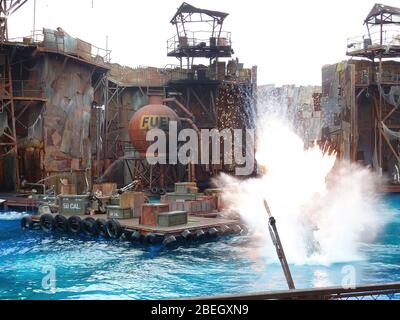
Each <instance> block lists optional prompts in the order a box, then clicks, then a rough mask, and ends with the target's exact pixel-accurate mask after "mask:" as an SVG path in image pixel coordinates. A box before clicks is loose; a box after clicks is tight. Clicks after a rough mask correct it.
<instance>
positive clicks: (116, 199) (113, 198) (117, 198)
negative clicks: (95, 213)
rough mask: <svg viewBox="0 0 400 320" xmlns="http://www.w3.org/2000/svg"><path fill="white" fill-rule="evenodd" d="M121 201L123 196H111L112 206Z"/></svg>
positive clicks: (117, 204)
mask: <svg viewBox="0 0 400 320" xmlns="http://www.w3.org/2000/svg"><path fill="white" fill-rule="evenodd" d="M120 203H121V197H120V196H112V197H111V198H110V205H111V206H119V204H120Z"/></svg>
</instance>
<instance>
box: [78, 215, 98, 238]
mask: <svg viewBox="0 0 400 320" xmlns="http://www.w3.org/2000/svg"><path fill="white" fill-rule="evenodd" d="M82 231H83V233H84V234H86V235H87V236H89V237H95V236H97V227H96V220H95V219H93V218H91V217H88V218H86V219H85V220H83V222H82Z"/></svg>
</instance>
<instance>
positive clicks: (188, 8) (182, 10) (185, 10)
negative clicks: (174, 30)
mask: <svg viewBox="0 0 400 320" xmlns="http://www.w3.org/2000/svg"><path fill="white" fill-rule="evenodd" d="M193 13H200V14H206V15H208V16H210V17H212V18H213V19H216V20H219V21H223V20H224V19H225V18H226V17H227V16H228V15H229V13H225V12H220V11H213V10H207V9H200V8H196V7H194V6H192V5H190V4H188V3H186V2H184V3H182V5H181V6H180V7H179V9H178V11H177V12H176V13H175V15H174V17H173V18H172V19H171V23H176V20H177V17H178V16H180V15H182V14H193Z"/></svg>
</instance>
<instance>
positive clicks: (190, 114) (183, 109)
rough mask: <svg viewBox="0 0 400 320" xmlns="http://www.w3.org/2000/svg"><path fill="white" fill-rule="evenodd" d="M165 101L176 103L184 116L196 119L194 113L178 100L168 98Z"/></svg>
mask: <svg viewBox="0 0 400 320" xmlns="http://www.w3.org/2000/svg"><path fill="white" fill-rule="evenodd" d="M163 101H164V102H165V103H168V102H174V103H175V104H176V105H177V106H178V108H179V109H180V110H181V111H182V112H183V113H184V114H186V115H187V116H188V117H189V118H191V119H194V115H193V113H191V112H190V111H189V110H188V109H187V108H186V107H185V106H184V105H183V104H182V103H180V102H179V101H178V100H176V98H166V99H164V100H163Z"/></svg>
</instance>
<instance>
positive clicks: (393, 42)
mask: <svg viewBox="0 0 400 320" xmlns="http://www.w3.org/2000/svg"><path fill="white" fill-rule="evenodd" d="M393 46H396V47H397V46H398V47H400V29H397V30H384V31H382V43H381V32H374V33H371V35H362V36H357V37H352V38H349V39H347V53H352V52H356V51H360V50H367V49H373V48H377V47H387V48H390V47H393Z"/></svg>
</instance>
